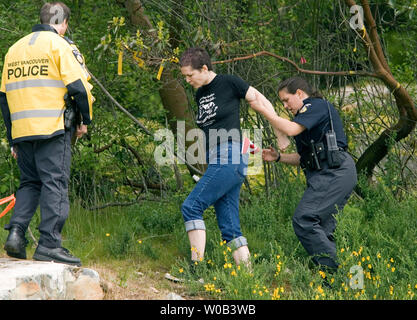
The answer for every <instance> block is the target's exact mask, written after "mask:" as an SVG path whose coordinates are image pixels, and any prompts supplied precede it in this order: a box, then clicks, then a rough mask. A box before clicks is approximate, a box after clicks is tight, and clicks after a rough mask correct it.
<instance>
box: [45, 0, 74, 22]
mask: <svg viewBox="0 0 417 320" xmlns="http://www.w3.org/2000/svg"><path fill="white" fill-rule="evenodd" d="M70 15H71V10H70V8H68V7H67V6H66V5H65V4H64V3H63V2H60V1H55V2H50V3H45V4H44V5H43V6H42V8H41V13H40V19H41V23H42V24H61V23H63V22H64V21H65V20H66V21H67V22H68V21H69V18H70Z"/></svg>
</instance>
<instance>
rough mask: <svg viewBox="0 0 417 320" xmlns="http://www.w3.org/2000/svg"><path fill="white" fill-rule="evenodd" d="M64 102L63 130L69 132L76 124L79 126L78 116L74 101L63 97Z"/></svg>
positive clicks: (66, 96)
mask: <svg viewBox="0 0 417 320" xmlns="http://www.w3.org/2000/svg"><path fill="white" fill-rule="evenodd" d="M64 101H65V111H64V128H65V130H70V129H71V128H72V127H75V126H76V125H77V124H80V123H81V121H80V119H81V118H80V114H79V112H78V109H77V104H76V103H75V101H74V99H73V98H72V97H70V96H69V95H68V93H66V94H65V96H64Z"/></svg>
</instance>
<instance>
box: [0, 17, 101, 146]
mask: <svg viewBox="0 0 417 320" xmlns="http://www.w3.org/2000/svg"><path fill="white" fill-rule="evenodd" d="M32 31H33V32H32V33H31V34H29V35H27V36H25V37H23V38H22V39H20V40H19V41H17V42H16V43H15V44H14V45H13V46H12V47H10V49H9V51H8V52H7V54H6V57H5V61H4V66H3V73H2V81H1V87H0V104H1V109H2V113H3V118H4V121H5V124H6V128H7V127H8V125H9V126H10V130H8V131H10V132H8V138H9V142H10V143H11V145H13V144H15V143H18V142H20V141H27V140H36V139H46V138H50V137H53V136H55V135H58V134H62V133H63V132H64V121H63V114H64V110H65V102H64V95H65V94H66V93H67V92H68V94H69V95H70V96H72V97H73V98H74V100H75V101H76V103H77V106H78V108H79V110H80V112H81V116H82V121H83V124H86V125H88V124H90V122H91V119H92V103H93V97H92V95H91V88H92V86H91V84H89V83H88V80H87V75H88V73H87V72H86V69H85V68H84V67H83V64H82V63H81V61H79V60H80V59H79V57H77V54H79V52H78V50H75V49H74V48H73V47H72V46H71V44H70V43H69V42H68V41H67V40H65V39H64V38H63V37H61V36H60V35H58V34H57V32H56V31H55V29H54V28H53V27H51V26H50V25H46V24H42V25H36V26H34V27H33V29H32ZM75 51H76V52H75Z"/></svg>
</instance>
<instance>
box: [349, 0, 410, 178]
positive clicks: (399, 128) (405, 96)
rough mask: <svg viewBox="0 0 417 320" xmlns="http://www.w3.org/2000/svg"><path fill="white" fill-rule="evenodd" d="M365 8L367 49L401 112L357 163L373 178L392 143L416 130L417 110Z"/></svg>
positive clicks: (364, 2)
mask: <svg viewBox="0 0 417 320" xmlns="http://www.w3.org/2000/svg"><path fill="white" fill-rule="evenodd" d="M345 2H346V4H347V5H348V6H349V7H351V6H353V5H356V2H355V1H354V0H345ZM361 4H362V7H363V12H364V20H365V21H364V22H365V24H366V26H367V30H366V32H364V40H365V45H366V46H365V49H366V50H367V52H369V59H370V62H371V64H372V67H373V69H374V71H375V73H376V75H377V78H379V79H380V80H381V81H382V82H384V84H385V85H386V86H387V87H388V88H389V90H390V91H391V92H392V93H393V95H394V98H395V103H396V105H397V109H398V112H399V120H398V122H397V123H396V124H395V125H393V126H392V127H391V128H389V129H386V130H384V132H383V133H382V134H381V135H380V136H379V137H378V139H376V140H375V141H374V142H373V143H372V144H371V145H370V146H369V147H368V148H367V149H366V150H365V151H364V152H363V154H362V155H361V156H360V157H359V159H358V161H357V163H356V169H357V172H358V174H361V173H362V174H365V175H366V177H367V178H370V177H371V176H372V173H373V170H374V168H375V167H376V165H377V164H378V163H379V162H380V161H381V160H382V159H383V158H384V157H385V156H386V155H387V153H388V151H389V146H390V144H391V143H392V141H395V142H398V141H400V140H401V139H404V138H405V137H407V136H408V135H409V134H410V133H411V132H412V131H413V130H414V128H415V126H416V121H417V109H416V107H415V105H414V102H413V100H412V99H411V97H410V95H409V93H408V92H407V90H406V89H405V88H404V87H403V86H401V84H400V83H399V82H398V81H397V80H396V79H395V78H394V76H393V75H392V72H391V70H390V68H389V66H388V63H387V60H386V58H385V55H384V52H383V49H382V45H381V42H380V39H379V36H378V32H377V27H376V23H375V19H374V18H373V16H372V12H371V9H370V6H369V3H368V1H367V0H361ZM359 32H361V31H359Z"/></svg>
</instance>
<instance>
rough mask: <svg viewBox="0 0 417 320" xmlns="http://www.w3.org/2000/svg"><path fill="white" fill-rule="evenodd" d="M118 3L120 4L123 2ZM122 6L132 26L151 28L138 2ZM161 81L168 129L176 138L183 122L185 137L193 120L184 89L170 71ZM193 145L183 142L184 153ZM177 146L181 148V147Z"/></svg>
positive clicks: (200, 168)
mask: <svg viewBox="0 0 417 320" xmlns="http://www.w3.org/2000/svg"><path fill="white" fill-rule="evenodd" d="M118 1H119V2H122V1H123V0H118ZM124 4H125V7H126V9H127V10H128V12H129V16H130V22H131V23H132V25H133V26H135V27H141V28H143V29H145V31H148V30H150V29H152V28H153V26H152V24H151V22H150V19H149V18H148V17H147V16H146V15H145V12H144V8H143V5H142V2H141V1H140V0H126V1H125V3H124ZM155 36H156V35H155ZM161 81H162V87H161V88H160V90H159V95H160V97H161V100H162V105H163V106H164V108H165V109H166V110H167V111H168V122H169V126H170V129H171V130H172V132H173V133H174V135H175V136H177V121H185V136H186V134H187V132H188V131H189V130H190V129H192V128H194V119H193V117H192V115H191V114H190V112H189V107H188V106H189V103H188V98H187V94H186V92H185V89H184V87H183V86H182V85H181V83H180V82H179V81H178V79H176V78H175V77H174V75H173V72H172V70H170V69H164V71H163V73H162V77H161ZM184 139H185V137H184ZM193 143H194V141H185V146H184V147H185V149H186V151H187V150H188V147H189V146H190V145H191V144H193ZM179 146H180V147H182V145H179ZM200 150H201V149H200ZM180 160H182V159H180ZM184 160H187V159H184ZM181 163H184V161H181ZM186 165H187V167H188V170H189V171H190V173H191V175H193V174H197V173H198V172H196V171H195V170H194V168H193V167H191V166H189V165H188V164H187V163H186ZM196 167H197V169H198V170H200V172H201V171H204V166H201V165H197V166H196Z"/></svg>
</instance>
